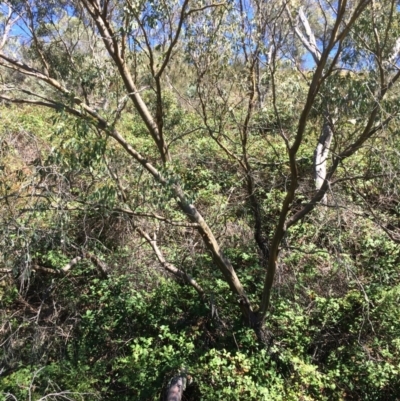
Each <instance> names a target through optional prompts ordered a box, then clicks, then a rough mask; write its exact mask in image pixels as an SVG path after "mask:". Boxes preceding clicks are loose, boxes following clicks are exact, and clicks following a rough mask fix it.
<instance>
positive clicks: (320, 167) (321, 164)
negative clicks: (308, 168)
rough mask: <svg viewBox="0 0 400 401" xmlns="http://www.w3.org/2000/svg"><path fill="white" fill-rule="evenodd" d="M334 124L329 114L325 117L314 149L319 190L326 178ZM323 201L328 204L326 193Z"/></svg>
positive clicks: (316, 179) (316, 184)
mask: <svg viewBox="0 0 400 401" xmlns="http://www.w3.org/2000/svg"><path fill="white" fill-rule="evenodd" d="M332 124H333V122H332V121H331V119H330V118H329V115H328V116H327V117H325V121H324V125H323V127H322V132H321V135H320V137H319V140H318V145H317V147H316V149H315V151H314V178H315V188H316V190H317V191H319V190H320V189H321V187H322V185H323V184H324V182H325V179H326V161H327V159H328V156H329V148H330V146H331V142H332V137H333V130H332ZM321 203H322V204H326V194H325V195H324V197H323V198H322V199H321Z"/></svg>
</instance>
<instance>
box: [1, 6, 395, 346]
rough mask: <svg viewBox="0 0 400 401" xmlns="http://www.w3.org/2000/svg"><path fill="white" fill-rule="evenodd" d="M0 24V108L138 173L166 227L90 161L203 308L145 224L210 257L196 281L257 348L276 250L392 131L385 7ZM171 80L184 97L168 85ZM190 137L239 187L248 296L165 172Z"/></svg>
mask: <svg viewBox="0 0 400 401" xmlns="http://www.w3.org/2000/svg"><path fill="white" fill-rule="evenodd" d="M1 10H2V12H3V13H4V16H3V19H4V21H6V22H5V24H3V30H2V35H3V36H2V42H1V43H4V46H3V47H2V48H1V49H0V66H1V68H2V73H3V74H6V72H7V74H8V75H7V82H4V81H3V83H2V87H1V92H0V98H1V99H3V100H4V101H6V102H14V103H21V104H30V105H37V106H42V107H47V108H50V109H53V110H56V111H58V112H62V113H64V114H67V115H70V116H72V117H73V118H75V119H76V120H77V121H79V122H80V123H79V124H80V127H82V126H84V127H85V129H86V130H89V131H92V132H94V133H95V136H96V137H97V138H98V140H99V141H102V140H103V141H105V142H107V141H108V139H109V138H111V139H112V140H114V142H115V144H117V145H118V147H119V148H120V149H122V150H124V152H125V153H126V156H127V157H128V159H129V160H131V161H133V162H134V165H129V166H130V167H129V168H128V169H127V171H126V173H127V174H128V176H129V174H131V175H132V176H134V175H135V174H137V171H140V174H142V173H145V175H146V177H147V178H146V179H147V180H150V179H151V180H152V181H153V182H154V188H155V189H156V190H157V191H159V192H158V193H159V194H160V193H162V194H163V195H162V196H161V195H157V196H158V201H163V202H164V204H165V213H164V214H160V210H159V209H158V210H156V208H154V209H153V210H145V211H141V210H140V208H138V205H137V204H135V199H136V198H135V195H134V191H133V188H129V187H127V186H126V185H125V184H126V183H127V182H129V180H125V181H124V180H123V179H121V177H119V174H118V173H117V172H116V168H115V166H113V163H112V162H111V161H110V160H109V159H108V158H107V157H106V156H105V155H101V157H102V160H103V163H104V166H105V167H106V168H107V170H108V172H109V176H110V178H111V179H112V180H113V182H114V186H115V188H116V190H115V198H116V200H115V202H114V203H113V209H114V210H117V211H119V212H120V213H124V214H125V215H126V216H129V218H130V221H131V224H132V227H133V228H134V229H135V230H136V231H137V233H138V234H139V235H140V236H141V237H142V238H143V239H144V240H145V241H146V242H147V243H148V244H149V246H150V248H151V249H152V250H153V252H154V254H155V256H156V258H157V260H158V261H159V263H160V264H161V266H162V267H164V268H165V269H166V270H168V271H169V272H171V273H172V274H175V275H176V276H177V277H180V278H182V279H184V280H185V281H186V282H187V283H188V284H190V285H192V286H193V287H194V288H195V289H196V290H197V292H198V293H199V294H200V296H201V297H203V298H204V297H205V296H206V295H207V294H205V291H204V289H203V288H202V283H201V279H202V277H201V275H200V276H199V277H195V278H193V277H191V276H189V274H187V272H185V271H184V269H183V268H181V267H177V266H175V265H174V264H172V263H170V262H169V261H168V260H167V257H166V256H165V253H164V252H163V250H162V244H160V242H159V240H158V238H157V236H156V234H154V235H153V234H151V233H150V232H149V230H148V227H149V226H148V223H146V222H145V219H146V218H148V219H150V220H152V221H154V220H156V221H158V222H159V223H160V224H161V223H163V224H164V223H166V224H167V225H168V227H171V229H172V228H174V229H177V228H178V229H179V227H180V228H181V231H179V230H178V235H182V236H185V235H187V232H188V231H187V230H188V229H190V230H194V231H195V232H196V233H197V234H196V235H198V236H199V237H200V238H201V239H202V241H203V244H204V247H205V253H208V254H210V255H211V256H212V262H210V267H211V264H212V265H214V266H216V267H217V268H218V269H219V271H220V272H221V273H222V276H223V277H224V280H225V281H226V283H227V284H228V285H229V287H230V289H231V291H232V293H233V295H234V297H233V298H232V300H231V302H232V303H233V304H235V305H237V307H238V308H240V310H241V312H242V314H243V317H244V320H245V322H246V324H247V325H248V326H250V327H252V328H254V330H255V331H256V333H257V335H258V338H259V339H260V340H265V332H264V323H265V322H266V318H267V315H268V311H269V307H270V300H271V293H272V289H273V283H274V278H275V274H276V271H277V268H278V265H279V253H280V250H281V249H282V245H283V242H284V239H285V236H286V235H287V233H288V232H289V230H290V229H291V228H292V227H294V226H295V225H296V224H298V223H299V222H300V221H302V219H304V217H305V216H307V215H308V214H310V213H311V212H312V211H313V210H314V209H315V208H316V207H319V205H320V204H321V202H322V203H323V204H325V206H329V194H330V193H331V192H332V191H333V189H334V187H335V185H337V184H339V183H340V182H341V180H344V179H345V180H350V181H351V180H356V179H357V177H356V176H353V175H352V174H349V175H347V176H346V174H347V170H346V160H347V159H349V158H352V157H354V156H355V155H356V154H357V152H358V151H359V150H360V149H361V148H362V147H363V146H364V144H365V143H366V142H367V141H369V140H370V139H371V138H373V137H375V136H377V135H378V134H379V133H380V132H381V131H382V130H385V129H386V128H387V127H389V126H391V124H392V123H393V122H394V121H395V119H396V118H397V115H398V111H399V105H398V102H397V99H396V97H395V95H394V93H395V92H394V91H395V90H396V88H397V81H398V79H399V76H400V69H399V67H398V58H399V48H398V41H397V38H398V37H399V36H400V35H399V33H400V32H398V21H399V16H400V15H399V12H398V10H397V2H395V1H383V2H375V1H372V0H358V1H353V2H348V1H345V0H344V1H338V2H333V3H332V2H330V1H326V2H325V1H315V2H314V1H308V2H304V3H303V2H297V1H291V2H281V1H278V0H277V1H273V2H264V1H261V0H251V1H245V0H238V1H232V2H214V3H212V2H206V1H197V0H171V1H169V0H168V1H157V0H155V1H149V2H147V1H133V0H126V1H123V2H121V1H118V0H115V1H114V0H105V1H99V0H80V1H77V0H76V1H75V0H62V1H61V0H60V1H58V0H54V1H52V2H49V1H47V0H46V1H45V0H24V1H16V0H12V1H10V2H3V5H2V8H1ZM315 10H318V11H317V14H315V15H316V17H315V15H314V17H313V18H311V14H310V13H311V12H312V13H314V11H315ZM11 40H12V41H13V43H11ZM16 44H17V45H16ZM179 63H180V65H179ZM177 70H178V72H177ZM179 71H181V73H184V74H187V80H188V81H190V85H182V84H179V83H177V77H178V76H179V74H180V72H179ZM10 72H12V74H10ZM4 76H6V75H4ZM21 77H24V79H21ZM168 96H173V97H174V98H175V99H176V101H177V103H178V105H179V107H180V108H181V109H182V112H183V113H188V112H190V113H192V114H193V115H194V116H196V118H194V122H193V123H192V124H191V125H190V126H186V127H178V131H177V127H176V126H174V124H173V123H172V122H171V120H172V117H173V116H171V114H172V111H171V109H170V108H169V107H168V106H167V104H166V99H167V98H168ZM105 100H106V102H105ZM105 103H107V105H108V107H104V104H105ZM100 104H102V107H99V105H100ZM129 113H130V114H132V115H133V116H134V118H135V119H138V120H139V121H140V124H142V125H141V127H142V128H141V131H144V132H146V140H148V141H150V142H151V143H152V147H150V148H149V147H148V146H147V145H146V146H143V148H140V147H135V146H134V145H133V144H132V141H131V140H130V139H129V138H127V137H126V136H125V135H123V134H122V132H121V130H120V129H119V123H120V121H121V119H123V117H124V116H126V115H128V114H129ZM312 120H313V121H314V122H315V121H317V123H318V124H319V123H320V125H321V128H320V129H321V132H322V134H321V136H320V138H319V140H318V143H316V145H315V149H316V150H315V166H314V170H315V174H316V188H315V190H312V191H310V190H309V188H307V190H306V189H304V186H302V185H301V184H302V183H303V182H304V181H305V180H307V179H308V178H309V177H308V175H307V174H308V173H309V172H308V171H307V170H306V171H303V170H302V169H300V167H299V166H300V163H301V160H302V158H301V151H302V149H303V148H304V146H305V144H306V142H307V140H308V132H309V129H310V126H311V121H312ZM349 121H350V123H349ZM313 124H314V123H313ZM198 135H202V136H205V137H206V138H208V140H209V141H213V142H215V144H216V145H217V146H218V147H219V148H220V149H221V151H222V152H224V154H225V155H226V157H227V158H228V159H229V160H230V163H231V166H232V168H234V169H235V170H236V173H237V176H238V177H239V178H240V180H241V182H243V183H244V185H243V187H244V192H245V195H244V197H245V199H246V205H248V209H249V211H250V213H251V224H252V235H253V239H254V244H255V246H256V247H257V248H258V249H259V265H260V270H261V271H262V273H263V276H264V277H263V279H262V285H261V287H262V290H261V291H260V292H259V293H256V294H249V293H248V292H247V291H246V288H244V286H243V285H242V282H241V280H240V279H239V276H238V274H237V268H238V266H236V265H235V264H234V263H233V262H231V260H229V258H228V257H227V256H226V254H225V253H224V249H223V246H222V244H223V238H224V230H223V229H219V227H218V226H217V227H216V228H215V227H214V226H213V224H211V223H212V221H210V218H211V216H210V213H209V212H208V211H207V209H206V210H204V211H203V210H200V209H203V208H202V207H199V206H198V205H196V202H195V200H194V196H193V194H192V193H191V192H190V191H188V190H187V189H185V188H186V187H187V186H188V185H187V184H188V182H187V177H185V175H184V174H180V173H179V168H178V166H179V163H180V162H182V160H183V159H184V158H185V155H183V154H182V153H177V152H175V151H174V143H177V142H178V141H180V140H182V138H185V139H187V138H190V137H191V136H192V137H195V136H198ZM256 135H258V136H261V142H260V141H259V142H257V147H255V141H254V138H255V136H256ZM272 137H273V138H274V140H273V141H271V138H272ZM260 143H262V144H263V146H264V147H265V148H270V149H272V152H277V153H278V156H279V162H278V163H277V162H272V163H269V162H268V161H265V160H262V157H263V153H264V152H263V149H262V148H260ZM187 144H188V146H190V141H189V142H187ZM113 146H114V145H113ZM277 147H278V150H276V148H277ZM188 150H189V151H190V150H191V149H190V147H189V149H188ZM93 157H95V156H93ZM134 166H135V167H134ZM260 166H262V168H271V169H276V168H279V166H285V168H287V171H288V173H287V179H286V183H285V191H284V194H283V196H282V199H281V203H280V207H279V211H278V213H277V215H276V216H274V218H273V219H272V220H271V219H269V218H267V216H266V215H265V212H264V211H263V208H262V207H261V203H262V196H263V194H262V191H261V188H262V187H263V185H264V184H265V180H268V178H266V177H268V176H267V175H266V174H261V169H260ZM344 172H345V173H346V174H344ZM337 176H339V177H340V178H337V179H336V178H335V177H337ZM139 192H140V190H139ZM155 196H156V195H155ZM172 202H174V203H175V207H176V208H177V209H178V210H179V211H180V212H179V213H180V214H178V217H177V212H176V210H175V209H173V210H172V209H171V208H170V205H171V203H172ZM227 202H228V203H229V197H228V200H227ZM167 206H168V207H167ZM171 210H172V212H171ZM211 219H212V218H211ZM192 235H193V236H194V235H195V234H194V233H193V234H192ZM260 284H261V283H260ZM257 299H258V301H255V302H254V301H252V300H257Z"/></svg>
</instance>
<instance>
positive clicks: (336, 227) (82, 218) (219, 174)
mask: <svg viewBox="0 0 400 401" xmlns="http://www.w3.org/2000/svg"><path fill="white" fill-rule="evenodd" d="M171 107H175V106H174V105H173V103H172V105H171ZM1 113H2V115H3V116H4V117H5V118H4V120H3V121H4V124H3V128H2V134H1V135H2V136H1V144H0V148H1V162H0V164H1V171H0V174H1V175H2V178H1V193H0V197H1V220H2V221H1V225H0V226H1V228H0V230H1V238H0V246H1V252H2V260H1V263H2V266H3V267H4V268H7V269H9V270H8V272H5V269H3V270H2V271H3V273H2V274H1V281H0V314H1V327H0V330H1V331H0V333H1V368H0V372H1V373H0V392H1V394H2V399H3V400H7V401H8V400H15V399H18V400H28V399H29V400H38V399H57V397H59V398H60V397H62V396H65V397H69V399H84V400H92V399H93V400H95V399H102V400H103V399H104V400H143V401H145V400H158V399H159V398H160V394H161V393H162V389H163V388H164V387H165V386H166V384H167V382H168V380H169V379H170V378H171V377H172V376H173V375H174V374H176V373H177V372H178V371H180V370H182V369H186V371H187V373H188V375H189V376H190V377H191V379H192V380H191V384H190V385H189V386H188V388H187V391H186V392H185V397H186V398H185V399H187V400H210V401H211V400H257V401H259V400H363V401H369V400H371V401H372V400H374V401H378V400H382V401H384V400H396V399H399V398H400V373H399V370H400V312H399V308H398V305H399V301H400V277H399V275H400V269H399V266H400V249H399V247H398V245H396V244H395V243H393V242H392V241H391V240H390V239H389V238H388V237H387V236H386V234H385V233H384V232H383V231H381V230H379V229H377V228H376V225H374V224H373V223H372V221H371V219H369V218H368V210H366V209H363V203H362V199H361V198H357V192H356V191H353V190H354V188H352V187H349V186H346V182H345V184H344V185H343V186H341V187H340V188H339V189H338V190H337V192H336V193H335V198H334V199H335V200H334V202H336V203H337V207H332V208H323V207H322V208H318V209H317V210H315V211H314V212H313V213H312V214H310V215H309V216H307V217H306V218H305V219H304V220H303V221H302V222H301V224H299V225H297V226H295V227H294V228H293V229H292V230H291V231H290V232H289V233H288V235H287V237H286V239H285V243H284V245H283V248H282V252H281V256H280V265H279V271H278V272H277V277H276V285H275V287H274V293H273V303H272V308H271V311H270V313H269V316H268V319H267V329H268V331H269V333H270V341H269V344H260V343H259V342H257V339H256V337H255V334H254V332H253V331H252V330H251V329H249V328H247V327H246V324H245V322H243V321H242V317H240V316H239V315H238V310H237V309H236V308H233V307H232V305H234V299H233V295H232V294H231V292H230V290H229V288H228V285H227V284H226V283H225V281H224V280H223V277H222V275H221V273H220V272H219V271H218V270H217V269H216V268H215V267H213V263H212V260H211V258H210V256H209V255H208V254H207V252H206V251H205V250H204V248H203V245H202V244H201V242H200V241H199V238H198V237H196V235H195V234H193V233H192V232H191V231H190V233H189V234H190V235H189V234H188V235H187V236H185V235H183V237H179V236H178V234H177V231H175V230H178V229H180V228H176V227H174V226H172V227H171V226H165V225H158V226H154V227H155V228H154V227H153V228H154V229H156V230H158V231H157V232H158V238H159V239H161V240H162V243H163V248H164V250H165V252H166V254H167V255H168V259H169V260H171V261H173V262H174V263H176V264H179V265H180V266H182V267H184V268H185V269H186V270H187V271H188V272H190V273H191V274H192V275H193V276H194V277H198V278H199V280H201V284H202V285H203V287H204V289H205V292H206V300H205V302H204V300H201V299H200V298H199V297H198V295H197V294H196V292H195V291H194V290H193V289H192V288H191V287H187V286H184V285H183V284H182V283H179V282H176V281H174V280H173V279H171V278H170V277H169V276H168V275H166V274H165V273H164V272H163V271H162V270H161V269H160V268H159V265H158V264H157V263H155V262H154V260H153V258H152V256H151V255H150V256H149V255H148V253H147V252H146V249H147V248H146V245H145V244H144V243H143V241H142V240H141V239H140V238H138V237H137V235H136V234H135V230H134V229H133V228H132V225H131V221H130V219H129V218H128V217H127V216H126V215H124V214H122V213H121V212H117V211H115V208H116V206H118V203H117V199H118V196H117V195H118V189H117V188H115V185H114V184H113V182H111V181H110V180H109V178H107V177H108V176H107V169H106V168H105V167H104V165H103V164H102V163H101V160H102V159H101V157H102V155H103V154H104V152H105V150H104V149H106V148H107V157H109V158H111V160H112V163H113V164H114V165H116V166H117V167H116V168H118V171H119V172H120V173H121V175H123V174H124V171H125V170H126V171H128V170H129V171H132V168H131V166H130V164H129V163H130V162H129V160H127V159H126V158H125V156H124V155H123V153H121V152H120V151H118V149H116V148H114V146H113V144H112V143H103V142H102V141H98V140H97V139H96V136H95V135H94V134H93V133H92V132H90V130H87V131H85V127H82V126H77V127H74V126H73V125H72V123H71V121H72V120H71V119H69V118H66V117H64V116H60V115H53V114H51V113H48V112H45V111H40V113H38V109H34V110H32V109H30V108H29V107H26V108H10V107H3V108H2V109H1ZM172 114H173V113H172ZM177 118H178V120H179V122H180V124H187V125H190V123H193V120H190V118H194V117H190V116H183V115H181V116H178V117H177ZM124 124H125V126H124ZM171 124H172V123H171ZM73 127H74V128H73ZM132 127H133V128H132ZM121 129H123V130H124V129H125V130H126V135H128V137H129V140H130V141H131V142H133V143H136V144H138V143H140V147H141V148H146V147H148V152H149V153H150V154H151V152H152V151H154V148H152V145H151V143H150V142H149V141H148V139H147V138H146V136H144V135H142V134H141V125H140V124H136V125H135V124H133V123H132V121H128V120H123V121H122V122H121ZM76 130H78V131H79V130H81V135H80V136H76V135H75V134H74V132H76ZM82 130H83V133H82ZM59 133H61V134H62V135H60V134H59ZM310 135H313V133H312V132H311V133H310ZM314 136H316V134H315V135H314ZM61 138H62V139H61ZM262 140H263V139H262V136H261V135H260V137H259V139H258V138H257V137H255V139H254V141H255V142H254V146H255V148H257V141H259V143H260V144H261V143H262ZM269 140H270V141H272V142H273V141H274V137H273V136H271V137H270V138H269ZM190 141H191V147H190V149H191V150H192V152H191V153H190V151H189V150H188V148H187V147H186V143H185V141H182V142H178V143H177V144H176V149H175V151H176V152H179V151H181V152H186V153H185V154H186V156H185V157H183V158H181V159H180V160H181V162H180V164H179V165H176V166H173V170H174V171H175V172H176V173H179V174H180V175H181V176H184V177H185V182H186V185H187V191H188V192H190V191H192V193H193V196H194V197H196V201H197V203H198V204H199V205H200V207H201V208H203V209H206V210H207V214H208V216H209V218H211V219H212V220H213V219H214V224H215V225H216V226H220V227H223V228H224V230H223V232H224V233H225V239H224V240H223V241H224V242H223V244H224V247H225V251H226V254H227V256H228V257H229V258H230V259H231V260H232V261H233V262H234V263H235V265H236V266H238V269H237V270H238V271H237V272H238V276H239V277H240V279H241V281H242V282H243V284H244V285H245V286H246V288H248V289H249V294H250V295H251V296H253V297H254V301H255V302H257V299H258V297H257V296H258V294H259V293H260V291H261V290H262V277H263V272H264V267H262V266H260V265H259V258H258V254H257V250H256V249H255V248H254V245H252V242H251V227H250V225H251V217H250V216H249V215H248V205H247V203H246V197H245V196H244V195H243V194H241V192H240V188H241V186H242V185H243V183H242V182H241V181H240V180H238V177H237V175H236V172H235V170H234V169H233V168H231V166H232V164H231V162H230V161H229V160H228V159H227V158H226V156H224V155H222V154H221V153H220V152H219V151H218V148H217V146H216V145H215V144H213V143H212V142H210V140H207V139H206V138H204V137H202V136H201V135H199V136H197V137H195V138H194V139H193V138H192V139H190ZM381 141H383V142H384V141H385V138H384V137H383V138H382V139H381ZM147 142H148V143H147ZM378 142H379V140H378V141H377V145H376V146H378ZM383 142H382V143H383ZM313 143H314V142H313V141H310V146H309V148H308V147H305V148H304V150H303V151H302V157H303V158H304V161H303V162H302V163H303V164H300V167H301V168H304V169H305V170H307V169H310V168H311V159H312V151H313V148H312V146H313ZM276 146H277V147H278V146H279V141H278V140H277V141H276ZM258 149H261V146H260V147H259V148H258ZM263 149H265V148H263ZM259 152H260V155H259V157H260V159H261V158H262V159H263V160H264V161H266V162H269V163H273V162H277V163H278V162H279V160H278V159H277V157H278V156H277V153H276V149H275V151H274V152H272V151H271V153H266V154H262V151H261V150H260V151H259ZM363 157H364V156H363V153H362V152H360V154H359V155H358V160H357V162H354V164H353V165H349V168H353V169H360V171H361V170H363V168H364V167H363V166H370V164H371V159H368V163H367V162H365V163H364V164H363ZM391 157H392V154H391V153H390V152H388V153H387V158H388V159H389V158H391ZM372 162H374V160H372ZM375 163H376V165H375V169H376V171H379V169H380V167H379V166H380V165H379V163H380V161H379V160H378V161H375ZM277 165H278V164H277ZM368 168H369V167H368ZM285 169H286V167H285V166H284V165H283V166H282V168H277V169H276V171H272V172H271V171H269V172H268V173H266V172H264V171H263V170H262V168H260V170H259V172H257V174H258V176H259V177H260V182H262V179H264V178H265V177H264V175H267V174H269V176H268V179H267V180H265V182H266V184H260V186H259V191H260V197H261V199H262V207H263V212H264V216H265V220H264V221H265V223H264V224H265V231H266V232H268V227H269V226H273V225H274V224H275V219H276V213H277V210H278V208H279V204H280V202H281V200H282V196H283V193H284V190H285V189H284V188H285V179H284V176H283V173H285ZM282 177H283V178H282ZM129 180H130V182H131V183H133V184H132V188H133V189H132V190H131V194H132V197H137V198H140V202H139V201H138V204H139V203H140V204H142V205H143V206H142V207H143V209H142V210H143V211H146V209H145V207H144V205H146V202H150V201H151V202H152V206H153V207H157V202H160V199H162V200H163V201H164V206H163V207H164V208H165V209H163V212H167V213H168V216H169V217H173V218H177V219H178V218H179V214H178V212H177V211H176V209H175V208H174V206H173V205H172V203H171V202H169V201H168V196H169V195H168V194H165V193H164V194H160V193H156V192H155V189H154V186H153V184H151V183H149V182H148V178H146V177H142V173H141V172H140V171H139V170H136V171H135V172H134V173H132V176H131V177H130V178H129ZM135 180H136V181H135ZM135 182H137V186H138V187H139V183H140V190H139V189H137V188H138V187H135ZM42 184H43V185H42ZM40 185H42V187H41V186H40ZM301 185H303V186H305V187H306V186H307V185H312V180H310V182H309V183H307V182H304V183H302V184H301ZM374 185H375V188H376V187H378V186H379V182H376V184H374ZM374 185H371V186H369V184H368V183H367V184H365V183H362V184H360V185H359V187H358V189H359V190H363V191H364V194H365V196H369V197H371V199H373V197H374V195H375V194H374ZM33 187H34V188H36V189H35V190H33V189H32V188H33ZM38 188H39V192H40V188H44V189H43V190H41V192H40V196H34V192H35V191H36V192H35V193H36V194H37V193H38V192H37V191H38ZM149 194H151V196H150V195H149ZM161 197H163V198H161ZM159 198H160V199H159ZM350 198H352V199H353V201H355V202H354V204H355V205H356V206H354V204H353V206H352V207H347V200H348V199H350ZM135 199H136V198H135ZM166 199H167V200H166ZM165 204H166V205H167V206H165ZM187 230H191V229H190V228H188V229H187ZM249 233H250V234H249ZM185 241H186V242H185ZM78 249H79V250H81V249H85V251H90V252H92V253H96V255H97V256H98V257H99V258H100V259H102V260H103V261H104V262H105V263H107V265H108V266H109V267H110V269H111V271H110V272H109V274H108V275H107V277H102V275H101V274H100V272H99V271H98V269H96V266H94V265H93V263H91V262H90V260H89V259H82V260H81V261H80V262H79V263H77V264H76V265H75V266H74V267H73V268H72V269H70V270H69V271H68V272H66V273H65V274H59V273H60V269H62V267H63V266H65V265H66V264H67V263H68V262H69V261H70V259H72V257H74V256H76V254H77V250H78ZM74 252H75V253H74ZM210 266H211V268H209V267H210ZM206 267H208V268H206ZM46 269H47V270H46ZM49 270H50V271H52V273H51V272H49ZM57 272H58V274H54V273H57ZM46 397H47V398H46Z"/></svg>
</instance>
